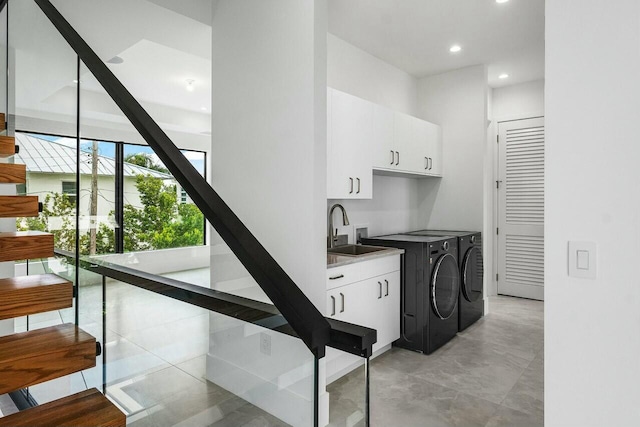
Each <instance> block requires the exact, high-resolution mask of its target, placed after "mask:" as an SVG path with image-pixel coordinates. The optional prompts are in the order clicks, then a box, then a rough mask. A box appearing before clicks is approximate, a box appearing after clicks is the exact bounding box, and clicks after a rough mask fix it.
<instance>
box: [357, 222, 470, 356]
mask: <svg viewBox="0 0 640 427" xmlns="http://www.w3.org/2000/svg"><path fill="white" fill-rule="evenodd" d="M362 243H364V244H368V245H375V246H387V247H393V248H400V249H404V250H405V254H404V256H403V258H402V260H403V261H402V268H401V273H402V274H401V276H402V277H401V284H402V286H401V299H400V301H401V303H400V304H401V306H400V317H401V318H400V339H399V340H397V341H396V342H395V343H394V345H396V346H398V347H403V348H407V349H409V350H415V351H419V352H422V353H425V354H431V353H432V352H434V351H435V350H437V349H438V348H440V347H441V346H443V345H444V344H446V343H447V342H448V341H449V340H451V338H453V337H455V336H456V333H457V332H458V295H459V293H460V273H459V271H460V270H459V266H458V239H457V238H456V237H431V236H409V235H403V234H394V235H388V236H380V237H371V238H363V239H362Z"/></svg>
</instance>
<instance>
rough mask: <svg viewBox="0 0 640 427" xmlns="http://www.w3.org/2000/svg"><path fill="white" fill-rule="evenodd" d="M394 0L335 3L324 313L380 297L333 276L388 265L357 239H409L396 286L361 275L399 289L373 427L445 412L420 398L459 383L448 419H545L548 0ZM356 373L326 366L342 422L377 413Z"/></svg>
mask: <svg viewBox="0 0 640 427" xmlns="http://www.w3.org/2000/svg"><path fill="white" fill-rule="evenodd" d="M391 3H392V2H379V3H376V4H374V5H370V4H367V5H366V6H365V4H364V2H358V1H356V2H338V1H330V2H329V6H330V7H329V18H328V28H329V34H328V36H327V37H328V38H327V86H328V87H329V92H328V99H327V105H328V126H327V141H328V142H327V145H328V148H327V188H328V191H327V197H328V200H327V212H328V233H327V235H328V240H329V242H328V247H329V249H328V252H329V257H328V276H327V277H328V284H327V289H328V290H327V295H328V297H327V312H326V315H327V316H328V317H330V318H331V317H333V318H336V319H340V320H345V321H353V322H354V323H357V322H356V320H357V319H358V317H357V315H355V314H352V315H349V304H348V303H347V305H346V309H345V312H344V313H343V312H342V310H343V309H344V308H345V303H343V299H346V300H347V301H348V300H349V299H354V298H360V299H362V300H364V298H365V297H364V296H361V295H363V294H362V292H364V293H365V294H366V291H362V290H361V291H360V292H361V293H359V294H356V295H358V296H356V295H353V292H354V290H355V287H354V290H351V289H350V288H349V286H354V285H353V284H351V281H349V284H347V283H345V282H342V281H343V280H345V279H342V278H340V279H334V280H332V278H335V277H339V276H341V275H346V276H348V273H349V268H351V269H352V268H353V266H354V265H358V263H364V262H368V263H373V260H374V259H375V258H373V255H375V256H376V257H378V258H381V259H387V258H384V254H385V251H380V252H372V253H369V254H362V255H354V254H357V252H358V248H357V246H358V245H361V246H365V247H367V246H369V247H385V248H397V249H401V250H403V251H404V252H403V253H402V254H401V256H400V264H399V265H398V266H397V267H394V269H395V270H397V271H398V272H399V278H398V279H397V280H398V285H397V287H395V278H394V279H392V280H390V282H391V283H392V285H391V291H388V286H389V285H387V284H386V283H385V281H386V280H387V279H388V276H379V278H382V279H384V280H380V281H378V280H376V278H373V279H367V278H368V276H361V277H359V278H360V279H366V280H370V281H371V283H372V285H371V292H372V293H373V294H374V296H373V297H372V298H374V299H377V297H378V295H381V296H382V300H384V299H385V298H387V292H389V293H390V295H391V297H393V295H394V291H397V292H398V293H399V295H398V297H397V301H398V302H399V305H400V306H399V307H397V308H396V310H397V313H396V312H394V315H395V314H397V315H398V316H397V317H395V319H396V322H399V323H398V324H395V323H394V324H393V327H392V328H391V329H392V331H393V333H391V335H389V336H391V337H393V338H389V337H388V336H387V335H386V334H385V335H383V336H384V337H385V338H386V341H384V342H380V340H378V341H379V342H378V344H377V346H378V347H375V346H374V354H373V359H372V361H371V368H370V377H371V378H370V380H371V384H372V386H371V417H372V420H375V421H372V424H373V425H392V424H390V423H393V420H402V421H403V422H402V423H401V424H403V425H423V424H418V420H419V419H421V420H431V419H433V420H435V419H440V420H441V417H442V414H441V413H439V412H438V411H437V409H431V410H430V409H429V405H425V404H424V399H426V400H427V401H430V399H436V396H438V399H440V398H441V396H442V395H443V394H445V395H446V394H447V393H451V394H452V395H456V396H464V398H465V399H468V401H467V402H465V404H464V405H460V407H456V408H455V409H453V410H452V411H451V415H450V417H451V418H450V419H448V420H444V421H441V422H442V425H458V424H456V421H454V419H455V417H463V418H462V419H464V420H465V422H463V423H462V424H460V425H483V426H484V425H492V426H493V425H505V426H520V425H522V426H542V425H543V418H544V409H543V398H544V385H543V382H544V380H543V372H544V369H543V365H544V358H543V335H544V334H543V317H544V309H543V300H544V292H543V289H544V277H543V275H544V268H543V250H544V246H543V225H544V216H543V213H544V203H543V200H544V2H542V1H540V2H538V1H536V2H527V3H526V4H523V3H522V2H509V1H498V2H496V1H491V2H482V4H477V5H475V6H473V7H468V8H465V9H463V8H458V7H456V6H454V5H452V4H451V3H447V2H437V1H435V2H427V3H429V5H428V7H427V5H426V4H425V5H424V8H425V10H424V11H423V12H424V13H421V12H417V11H420V10H422V8H421V7H418V6H416V5H415V4H413V3H412V7H408V6H407V7H403V6H401V5H399V4H398V3H397V2H396V3H393V5H394V6H393V7H392V6H391ZM416 8H417V9H416ZM426 9H428V12H427V11H426ZM480 34H482V37H478V35H480ZM416 146H417V147H416ZM367 166H368V168H367ZM353 245H356V249H355V250H354V249H353V248H351V249H349V248H350V247H351V246H353ZM341 248H344V249H341ZM359 250H361V251H363V250H364V249H359ZM341 256H342V258H341V259H337V258H336V257H338V258H340V257H341ZM350 256H351V258H348V257H350ZM392 256H393V255H389V257H392ZM345 259H346V260H347V262H349V263H348V264H346V263H343V261H342V262H341V260H345ZM362 268H365V267H364V264H363V267H362ZM371 269H373V270H375V267H371ZM387 270H392V268H391V267H388V268H387V269H386V270H384V272H385V273H386V271H387ZM380 271H382V270H380ZM372 274H373V273H372ZM387 274H392V273H387ZM391 277H392V278H393V277H394V276H391ZM335 282H341V283H335ZM377 283H380V285H378V284H377ZM339 290H342V292H338V291H339ZM343 294H344V295H343ZM345 295H346V296H345ZM393 301H394V302H395V300H393ZM421 301H422V302H423V303H420V302H421ZM394 315H390V316H389V317H387V318H389V319H394ZM351 316H355V317H351ZM360 316H361V317H360V319H365V320H362V322H361V323H363V324H365V325H366V324H367V321H368V322H370V323H369V324H370V325H376V326H377V330H378V333H379V334H380V331H381V330H386V329H384V326H380V321H379V320H377V322H378V323H377V324H376V323H375V322H376V320H375V319H374V318H375V317H376V316H372V317H371V319H370V320H366V319H367V317H366V316H364V315H362V314H360ZM425 325H426V326H425ZM394 334H395V335H394ZM331 356H332V355H331V354H330V353H328V360H329V361H331V360H334V359H332V357H331ZM336 359H337V357H336ZM355 366H359V365H357V364H356V363H354V364H352V365H350V366H348V364H347V363H346V362H343V363H342V364H341V363H339V362H333V363H329V362H328V367H329V368H328V381H329V382H330V384H329V386H328V389H327V390H328V392H329V394H330V399H331V405H330V408H331V412H330V414H331V420H332V422H334V423H335V424H331V425H350V424H348V423H347V424H343V423H341V421H340V420H343V419H349V416H352V417H353V416H356V415H354V414H356V413H357V410H354V408H361V407H362V406H363V399H362V396H359V395H357V394H356V396H355V397H354V398H353V399H352V401H349V393H348V391H349V387H352V386H353V383H354V379H353V378H354V376H357V375H360V371H359V369H358V368H356V367H355ZM412 389H419V390H421V394H420V395H421V397H420V398H419V399H418V398H416V397H415V396H412V393H411V392H410V390H412ZM391 390H393V391H391ZM394 395H396V396H397V395H401V396H403V398H404V397H406V399H408V403H407V404H408V405H409V406H410V407H411V409H412V411H404V410H402V411H401V410H399V409H398V408H397V407H396V406H394V405H390V404H388V403H385V402H388V401H389V399H392V398H393V396H394ZM345 400H347V401H349V403H345ZM468 407H475V408H481V409H480V410H476V411H468ZM434 408H437V407H434ZM408 414H413V416H414V417H415V418H411V415H408ZM396 422H398V421H396ZM424 422H425V424H426V425H428V423H427V422H426V421H424ZM396 425H397V424H396ZM437 425H440V424H437Z"/></svg>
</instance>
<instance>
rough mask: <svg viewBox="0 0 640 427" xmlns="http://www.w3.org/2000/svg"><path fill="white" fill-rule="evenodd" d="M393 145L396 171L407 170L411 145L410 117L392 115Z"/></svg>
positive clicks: (400, 114)
mask: <svg viewBox="0 0 640 427" xmlns="http://www.w3.org/2000/svg"><path fill="white" fill-rule="evenodd" d="M393 119H394V120H393V145H394V149H395V152H396V162H395V163H394V168H395V169H396V170H403V171H404V170H409V169H408V168H409V164H410V163H411V162H410V161H409V158H410V156H411V153H410V152H411V150H412V148H411V147H412V145H413V142H412V141H413V129H412V117H411V116H409V115H407V114H403V113H394V115H393Z"/></svg>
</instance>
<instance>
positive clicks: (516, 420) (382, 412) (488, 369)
mask: <svg viewBox="0 0 640 427" xmlns="http://www.w3.org/2000/svg"><path fill="white" fill-rule="evenodd" d="M489 304H490V312H491V314H489V315H488V316H486V317H484V318H483V319H481V320H480V321H478V322H477V323H476V324H474V325H473V326H471V327H469V328H468V329H467V330H465V331H463V332H461V333H459V334H458V336H457V337H456V338H454V339H453V340H452V341H450V342H449V343H448V344H446V345H445V346H443V347H442V348H440V349H439V350H438V351H436V352H435V353H433V354H431V355H429V356H425V355H422V354H419V353H415V352H411V351H408V350H403V349H398V348H393V349H392V350H390V351H388V352H387V353H385V354H383V355H381V356H380V357H378V358H376V359H374V360H373V361H372V362H371V425H372V426H376V427H390V426H404V427H414V426H415V427H418V426H425V427H453V426H455V427H475V426H477V427H485V426H486V427H502V426H504V427H540V426H542V425H543V419H544V417H543V411H544V406H543V401H544V383H543V382H544V375H543V373H544V351H543V350H544V343H543V338H544V328H543V318H544V309H543V303H541V302H537V301H531V300H524V299H518V298H510V297H493V298H490V300H489ZM362 384H363V370H362V369H358V370H356V371H353V372H352V373H350V374H349V375H347V376H345V377H343V378H341V379H339V380H337V381H335V382H334V383H332V384H331V385H330V386H329V390H328V391H329V393H330V399H331V419H330V421H331V423H330V425H331V426H332V427H342V426H345V427H348V426H356V425H357V426H360V425H364V424H363V423H362V421H361V416H354V415H356V414H358V415H359V414H361V410H362V406H363V405H362V402H363V397H362V391H361V390H362Z"/></svg>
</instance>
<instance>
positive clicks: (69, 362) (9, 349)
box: [0, 323, 96, 394]
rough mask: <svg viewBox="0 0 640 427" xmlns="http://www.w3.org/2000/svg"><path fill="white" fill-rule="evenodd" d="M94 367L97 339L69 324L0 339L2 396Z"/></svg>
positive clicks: (0, 391)
mask: <svg viewBox="0 0 640 427" xmlns="http://www.w3.org/2000/svg"><path fill="white" fill-rule="evenodd" d="M95 364H96V340H95V338H93V337H92V336H91V335H89V334H88V333H86V332H84V331H83V330H82V329H80V328H78V327H77V326H76V325H73V324H70V323H67V324H64V325H56V326H50V327H48V328H43V329H36V330H33V331H29V332H21V333H18V334H13V335H8V336H4V337H0V394H4V393H8V392H10V391H15V390H18V389H21V388H24V387H29V386H32V385H35V384H39V383H41V382H44V381H49V380H52V379H54V378H59V377H62V376H65V375H69V374H72V373H74V372H78V371H82V370H84V369H89V368H92V367H94V366H95Z"/></svg>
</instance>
